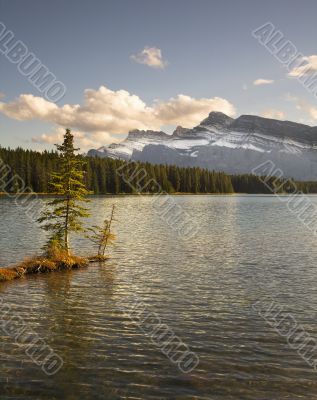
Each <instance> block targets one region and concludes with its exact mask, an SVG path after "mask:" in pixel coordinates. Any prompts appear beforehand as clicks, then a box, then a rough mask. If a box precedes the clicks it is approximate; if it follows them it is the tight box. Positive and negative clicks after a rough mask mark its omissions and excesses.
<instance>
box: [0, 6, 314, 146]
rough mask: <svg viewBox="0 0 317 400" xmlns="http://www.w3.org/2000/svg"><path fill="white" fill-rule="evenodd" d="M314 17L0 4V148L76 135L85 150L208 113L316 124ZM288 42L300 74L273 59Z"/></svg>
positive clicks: (235, 10)
mask: <svg viewBox="0 0 317 400" xmlns="http://www.w3.org/2000/svg"><path fill="white" fill-rule="evenodd" d="M316 15H317V2H316V0H305V1H303V2H298V1H293V0H287V1H286V0H275V1H271V0H268V1H257V0H252V1H251V0H250V1H249V0H239V1H236V0H235V1H234V0H221V1H214V0H160V1H154V0H129V1H128V0H89V1H88V0H86V1H83V0H76V1H75V0H67V1H65V0H54V1H49V0H0V74H1V75H0V77H1V79H0V138H1V140H0V145H1V146H3V147H9V146H10V147H17V146H20V147H24V148H32V149H39V150H42V149H51V148H53V146H54V143H56V142H58V141H60V139H61V137H62V134H63V132H64V130H65V128H71V129H72V131H73V132H74V134H75V136H76V140H77V142H78V144H79V145H80V147H81V148H82V149H83V150H85V151H86V150H88V149H89V148H98V147H100V146H102V145H106V144H109V143H113V142H118V141H120V140H122V139H123V138H124V137H125V136H126V135H127V133H128V131H129V130H132V129H155V130H164V131H166V132H168V133H171V132H172V131H173V129H174V128H175V127H176V126H177V125H182V126H184V127H193V126H195V125H197V124H199V122H200V121H201V120H202V119H204V118H205V117H207V115H208V114H209V112H211V111H222V112H224V113H226V114H228V115H230V116H232V117H238V116H239V115H241V114H256V115H260V116H264V117H267V118H276V119H282V120H291V121H296V122H300V123H306V124H309V125H317V96H316V92H317V89H316V87H317V84H316V85H315V89H316V90H315V93H314V92H313V91H312V90H310V89H309V87H307V84H306V85H305V84H304V83H303V82H302V81H301V78H302V80H304V78H305V79H306V77H307V78H309V77H314V75H313V74H314V73H315V72H316V73H317V41H316V39H317V24H316ZM268 23H269V25H267V24H268ZM261 26H262V27H263V26H267V27H269V28H270V27H272V29H271V28H270V29H271V30H270V29H268V28H267V29H268V31H269V33H267V32H268V31H267V32H265V29H266V28H263V29H264V30H260V31H259V30H258V28H259V27H261ZM273 28H274V29H273ZM10 31H11V33H10ZM254 31H256V32H257V33H256V34H254V33H253V34H252V32H254ZM277 31H279V32H280V35H282V36H281V41H280V44H281V46H280V47H278V45H279V43H278V42H277V44H276V46H275V48H274V45H273V46H271V49H269V48H268V47H269V46H268V42H267V41H266V40H267V39H268V38H273V36H272V35H274V33H276V32H277ZM8 34H9V36H7V37H5V35H8ZM10 35H11V36H10ZM6 38H9V39H10V40H9V41H7V42H6ZM278 38H279V37H278ZM272 40H273V39H272ZM284 43H285V44H287V43H291V45H292V46H294V48H295V49H296V52H295V53H294V54H295V55H297V54H298V55H299V56H298V63H294V64H293V65H292V64H288V63H285V62H284V64H283V63H282V62H281V60H280V59H278V58H277V57H276V51H275V50H276V49H277V48H282V46H283V45H284ZM15 46H16V47H15ZM12 49H13V50H14V49H15V50H17V49H18V50H19V51H20V53H19V52H18V53H14V51H13V50H12ZM10 51H11V53H10ZM28 60H30V61H34V60H35V61H36V62H35V64H34V66H35V69H34V70H33V71H32V69H30V70H28V69H27V66H28V65H27V63H26V61H28ZM23 61H24V64H23ZM30 65H31V64H30ZM31 67H32V65H31ZM306 67H307V68H308V69H306V70H305V68H306ZM37 68H38V69H41V68H42V69H41V70H40V71H42V72H43V71H44V72H45V73H47V74H48V75H49V78H50V80H48V81H47V82H45V81H42V82H40V78H41V77H40V75H39V76H38V75H37V74H38V73H39V72H38V71H37ZM30 71H31V72H30ZM29 72H30V73H29ZM41 83H42V85H41ZM313 86H314V85H313ZM50 88H51V90H50ZM311 89H312V88H311Z"/></svg>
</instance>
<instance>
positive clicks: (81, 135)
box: [32, 127, 119, 151]
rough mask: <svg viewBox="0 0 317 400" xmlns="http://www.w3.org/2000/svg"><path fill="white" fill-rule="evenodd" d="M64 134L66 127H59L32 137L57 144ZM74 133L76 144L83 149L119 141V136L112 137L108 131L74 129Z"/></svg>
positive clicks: (40, 142)
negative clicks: (87, 131) (90, 131)
mask: <svg viewBox="0 0 317 400" xmlns="http://www.w3.org/2000/svg"><path fill="white" fill-rule="evenodd" d="M64 134H65V129H64V128H62V127H57V128H55V130H53V131H52V132H49V133H43V134H42V135H40V136H34V137H32V142H33V143H39V144H56V143H60V142H62V140H63V136H64ZM72 134H73V135H74V137H75V140H76V146H77V145H78V146H79V147H80V149H81V150H85V151H87V150H89V149H91V148H99V147H101V146H104V145H106V144H110V143H114V142H118V141H119V140H118V139H117V138H114V137H112V136H111V135H110V134H109V133H108V132H92V133H90V134H88V133H86V132H81V131H72Z"/></svg>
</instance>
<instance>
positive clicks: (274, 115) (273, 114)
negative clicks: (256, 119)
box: [260, 108, 286, 120]
mask: <svg viewBox="0 0 317 400" xmlns="http://www.w3.org/2000/svg"><path fill="white" fill-rule="evenodd" d="M260 115H261V117H264V118H271V119H281V120H285V119H286V114H285V113H284V111H281V110H276V109H274V108H268V109H267V110H264V111H262V113H261V114H260Z"/></svg>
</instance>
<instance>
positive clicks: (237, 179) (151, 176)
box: [0, 147, 317, 194]
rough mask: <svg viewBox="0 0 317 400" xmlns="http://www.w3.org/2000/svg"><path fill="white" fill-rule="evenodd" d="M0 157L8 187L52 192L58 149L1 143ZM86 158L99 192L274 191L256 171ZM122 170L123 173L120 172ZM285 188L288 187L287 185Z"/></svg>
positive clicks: (309, 185) (311, 187)
mask: <svg viewBox="0 0 317 400" xmlns="http://www.w3.org/2000/svg"><path fill="white" fill-rule="evenodd" d="M0 158H1V160H2V162H3V163H5V164H7V165H8V166H9V167H10V169H11V172H10V173H8V174H6V176H5V177H3V176H2V177H1V180H2V185H6V190H7V191H10V192H16V191H18V190H19V180H18V179H16V178H14V177H15V176H19V177H20V178H22V180H23V181H24V182H25V186H28V187H31V188H32V189H33V190H34V191H35V192H37V193H49V192H52V188H50V187H49V183H48V182H49V180H50V174H51V173H52V172H53V171H56V170H58V168H59V163H60V160H59V157H58V155H57V153H56V152H53V151H52V152H48V151H44V152H43V153H41V152H37V151H31V150H24V149H21V148H18V149H16V150H12V149H5V148H1V147H0ZM85 161H86V164H85V180H86V185H87V188H88V189H89V190H90V191H91V192H93V193H95V194H118V193H138V192H155V191H157V188H160V191H161V190H162V191H166V192H168V193H174V192H183V193H271V191H270V189H269V188H268V187H266V185H265V184H264V183H263V182H262V181H261V179H260V178H259V177H257V176H254V175H227V174H225V173H222V172H215V171H209V170H207V169H201V168H180V167H176V166H173V165H153V164H149V163H138V164H132V165H129V166H128V167H127V168H129V170H128V169H127V168H125V165H126V163H125V162H124V161H121V160H113V159H110V158H91V157H87V158H85ZM118 170H119V173H117V172H116V171H118ZM136 170H139V171H140V170H142V171H143V172H144V171H146V172H145V173H146V177H144V179H143V182H145V183H146V181H150V180H153V181H155V182H157V184H158V185H159V186H158V185H156V186H152V188H150V187H149V186H147V185H143V184H142V183H141V185H140V180H139V175H138V174H136V173H135V171H136ZM120 171H121V173H120ZM122 171H124V174H123V173H122ZM129 172H131V174H130V175H129V174H128V173H129ZM128 175H129V176H128ZM3 180H4V182H3ZM273 181H274V178H270V180H269V185H270V182H271V186H274V185H273ZM282 183H283V182H282V181H276V180H275V186H276V185H277V186H282V187H283V184H282ZM296 186H297V189H298V190H301V191H303V192H304V193H317V182H296ZM0 189H1V188H0ZM281 191H285V188H284V187H283V189H281Z"/></svg>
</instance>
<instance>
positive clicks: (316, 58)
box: [288, 55, 317, 78]
mask: <svg viewBox="0 0 317 400" xmlns="http://www.w3.org/2000/svg"><path fill="white" fill-rule="evenodd" d="M299 62H300V64H299V65H298V66H296V67H294V68H293V69H292V70H291V71H290V72H289V73H288V76H291V77H294V78H298V77H301V76H304V75H312V74H314V73H315V72H317V55H311V56H308V57H302V58H301V59H300V60H299Z"/></svg>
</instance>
